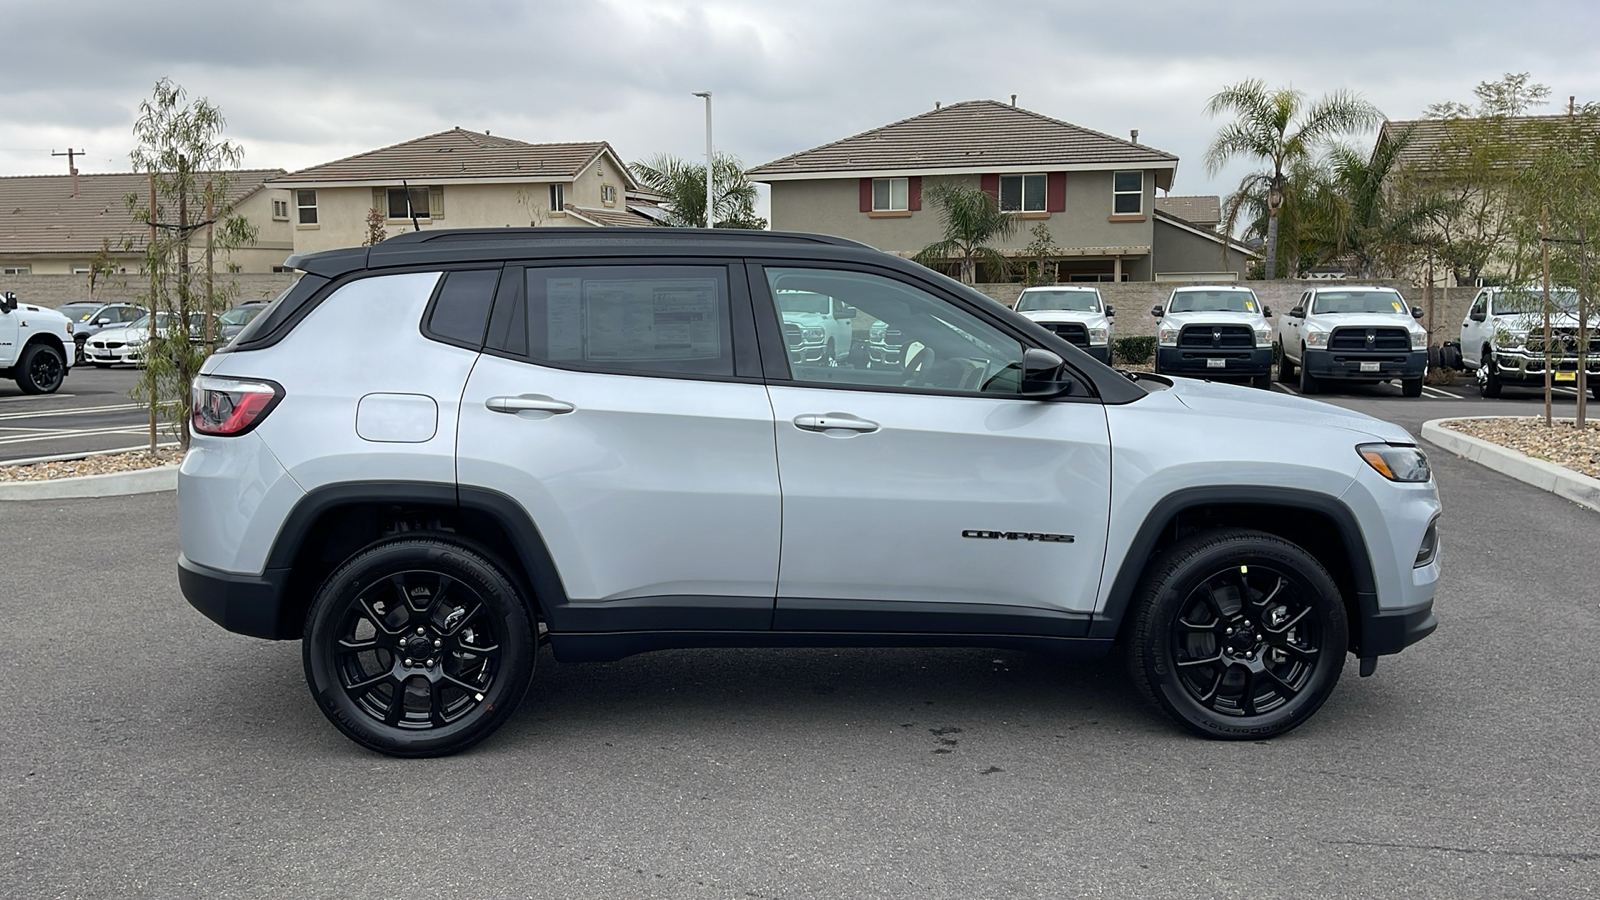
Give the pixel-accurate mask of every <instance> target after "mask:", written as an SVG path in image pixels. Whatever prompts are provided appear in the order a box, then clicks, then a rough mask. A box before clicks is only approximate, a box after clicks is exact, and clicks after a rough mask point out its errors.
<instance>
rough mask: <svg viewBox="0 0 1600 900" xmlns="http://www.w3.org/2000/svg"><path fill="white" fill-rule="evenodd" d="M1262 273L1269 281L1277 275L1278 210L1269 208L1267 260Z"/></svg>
mask: <svg viewBox="0 0 1600 900" xmlns="http://www.w3.org/2000/svg"><path fill="white" fill-rule="evenodd" d="M1262 275H1263V276H1264V277H1265V278H1266V279H1267V280H1268V281H1271V280H1272V279H1274V278H1277V277H1278V211H1277V210H1276V209H1274V210H1270V211H1269V212H1268V214H1267V261H1266V270H1265V271H1264V272H1262Z"/></svg>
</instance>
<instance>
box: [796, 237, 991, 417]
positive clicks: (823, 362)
mask: <svg viewBox="0 0 1600 900" xmlns="http://www.w3.org/2000/svg"><path fill="white" fill-rule="evenodd" d="M766 274H767V284H768V286H769V287H770V288H771V293H772V303H773V306H774V308H775V310H776V312H777V314H778V318H779V319H780V320H781V325H782V328H783V335H784V343H785V346H786V347H787V349H788V355H789V370H790V377H791V378H792V379H793V380H794V381H797V382H800V383H803V384H814V385H857V386H862V387H877V388H883V389H885V390H894V389H899V388H928V389H935V390H941V391H947V392H951V393H961V394H978V393H987V394H1013V395H1014V394H1017V393H1019V392H1020V391H1021V387H1022V378H1021V375H1022V353H1023V347H1022V343H1021V342H1020V341H1018V340H1016V339H1015V338H1012V337H1009V336H1007V335H1006V334H1005V333H1003V332H1001V331H999V330H998V329H996V328H995V327H994V326H992V325H989V324H988V323H986V322H984V321H983V320H982V319H979V318H978V317H976V316H974V315H972V314H971V313H968V312H966V311H964V310H962V309H960V308H959V307H957V306H955V305H954V304H953V303H951V302H949V301H948V300H945V299H943V298H941V297H937V296H935V295H933V294H930V293H928V292H927V291H924V290H922V289H921V288H917V287H914V286H912V285H909V284H906V283H904V282H901V281H897V280H895V279H892V278H886V277H884V276H881V275H873V274H869V273H865V272H847V271H836V270H831V269H800V268H769V269H767V270H766ZM824 348H832V350H833V352H832V353H830V352H828V351H827V350H826V349H824Z"/></svg>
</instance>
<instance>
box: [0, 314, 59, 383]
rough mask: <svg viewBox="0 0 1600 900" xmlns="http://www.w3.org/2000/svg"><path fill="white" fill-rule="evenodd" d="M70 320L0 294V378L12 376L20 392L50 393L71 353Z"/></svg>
mask: <svg viewBox="0 0 1600 900" xmlns="http://www.w3.org/2000/svg"><path fill="white" fill-rule="evenodd" d="M75 346H76V345H75V344H73V342H72V320H70V319H68V318H67V317H66V316H63V315H62V314H61V313H58V312H56V311H55V310H53V309H47V308H45V307H43V306H33V305H32V304H27V303H19V302H17V295H16V294H13V293H12V292H10V291H6V292H5V293H4V294H3V295H0V378H14V379H16V382H17V387H19V388H22V392H23V393H24V394H53V393H55V392H56V391H57V390H59V389H60V388H61V383H62V382H63V381H65V380H66V378H67V372H68V371H69V370H70V368H71V366H72V361H73V357H74V356H75V354H73V353H68V352H67V348H68V347H75Z"/></svg>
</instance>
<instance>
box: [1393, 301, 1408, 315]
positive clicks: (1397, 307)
mask: <svg viewBox="0 0 1600 900" xmlns="http://www.w3.org/2000/svg"><path fill="white" fill-rule="evenodd" d="M1389 305H1390V306H1392V307H1394V311H1395V312H1397V313H1403V312H1405V311H1406V310H1405V307H1403V306H1401V305H1400V301H1399V300H1396V301H1394V302H1393V303H1391V304H1389Z"/></svg>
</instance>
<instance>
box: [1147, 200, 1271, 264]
mask: <svg viewBox="0 0 1600 900" xmlns="http://www.w3.org/2000/svg"><path fill="white" fill-rule="evenodd" d="M1155 221H1157V222H1165V223H1166V224H1168V225H1175V226H1177V227H1178V228H1181V229H1183V230H1184V231H1187V232H1190V233H1191V234H1194V235H1196V236H1198V237H1203V238H1206V239H1207V240H1210V241H1213V242H1215V243H1218V244H1221V243H1226V244H1227V245H1228V246H1229V247H1231V248H1233V249H1235V250H1238V251H1239V252H1240V253H1243V254H1245V255H1247V256H1253V257H1255V258H1256V259H1261V258H1263V255H1262V253H1261V251H1260V250H1259V249H1258V248H1256V247H1252V246H1251V245H1249V244H1246V243H1245V242H1243V241H1241V240H1239V239H1238V238H1235V237H1229V236H1227V235H1223V234H1221V233H1220V232H1217V231H1214V230H1212V229H1210V228H1206V227H1204V226H1202V225H1199V224H1198V223H1195V222H1191V221H1189V220H1187V219H1184V218H1182V217H1180V216H1175V215H1173V214H1172V213H1169V212H1166V211H1165V210H1162V209H1160V208H1159V207H1158V208H1157V209H1156V211H1155Z"/></svg>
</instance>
